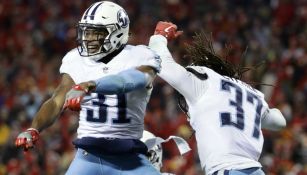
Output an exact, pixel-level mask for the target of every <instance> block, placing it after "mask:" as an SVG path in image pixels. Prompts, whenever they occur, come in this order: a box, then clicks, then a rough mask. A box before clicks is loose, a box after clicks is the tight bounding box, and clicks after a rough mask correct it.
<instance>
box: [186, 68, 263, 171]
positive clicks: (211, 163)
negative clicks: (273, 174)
mask: <svg viewBox="0 0 307 175" xmlns="http://www.w3.org/2000/svg"><path fill="white" fill-rule="evenodd" d="M194 68H195V69H198V72H202V73H206V74H207V75H208V79H207V80H203V83H204V82H206V84H207V89H206V91H205V92H204V93H203V94H202V95H200V96H198V100H197V101H195V102H193V103H191V102H189V101H187V102H188V105H189V115H190V117H191V118H190V124H191V126H192V127H193V129H194V130H195V131H196V132H195V136H196V139H197V147H198V153H199V157H200V159H201V163H202V166H203V168H204V169H205V170H206V173H207V174H212V173H213V172H215V171H217V170H221V169H228V170H229V169H244V168H250V167H261V165H260V163H259V162H258V159H259V156H260V154H261V150H262V146H263V135H262V131H261V118H262V116H264V113H265V112H266V111H267V110H268V104H267V103H266V102H265V100H264V95H263V94H262V93H261V92H259V91H257V90H255V89H254V88H252V87H251V86H249V85H248V84H246V83H244V82H242V81H240V80H236V79H231V78H229V77H226V76H221V75H220V74H217V73H216V72H214V71H213V70H211V69H209V68H206V67H194ZM198 83H202V82H198ZM193 86H194V87H193ZM197 86H201V85H198V84H194V85H192V86H191V87H193V88H195V87H197ZM193 88H191V89H193ZM196 89H197V88H196Z"/></svg>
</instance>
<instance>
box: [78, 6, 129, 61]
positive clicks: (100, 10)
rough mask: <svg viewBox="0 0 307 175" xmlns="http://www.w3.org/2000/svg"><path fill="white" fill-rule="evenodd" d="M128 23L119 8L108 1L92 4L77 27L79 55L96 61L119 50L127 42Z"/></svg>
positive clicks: (125, 14) (126, 16)
mask: <svg viewBox="0 0 307 175" xmlns="http://www.w3.org/2000/svg"><path fill="white" fill-rule="evenodd" d="M129 23H130V21H129V17H128V15H127V13H126V11H125V10H124V9H123V8H122V7H121V6H119V5H117V4H115V3H113V2H109V1H100V2H96V3H94V4H92V5H91V6H90V7H89V8H88V9H87V10H86V11H85V12H84V14H83V16H82V18H81V20H80V21H79V23H78V26H77V41H78V51H79V53H80V55H81V56H87V57H89V58H91V59H94V60H95V61H97V60H99V59H101V58H102V57H105V56H107V55H109V54H110V53H112V52H114V51H115V50H118V49H121V48H122V47H124V46H125V44H126V43H127V42H128V37H129ZM94 55H95V56H94Z"/></svg>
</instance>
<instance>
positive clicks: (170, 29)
mask: <svg viewBox="0 0 307 175" xmlns="http://www.w3.org/2000/svg"><path fill="white" fill-rule="evenodd" d="M182 33H183V32H182V31H177V26H176V25H175V24H173V23H171V22H165V21H159V22H158V24H157V25H156V29H155V33H154V34H155V35H162V36H164V37H165V38H166V39H167V40H172V39H175V38H177V37H178V36H179V35H181V34H182Z"/></svg>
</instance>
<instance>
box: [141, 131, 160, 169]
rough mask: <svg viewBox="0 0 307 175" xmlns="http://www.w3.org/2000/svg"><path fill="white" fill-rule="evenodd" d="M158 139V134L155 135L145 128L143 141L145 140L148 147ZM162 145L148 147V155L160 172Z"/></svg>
mask: <svg viewBox="0 0 307 175" xmlns="http://www.w3.org/2000/svg"><path fill="white" fill-rule="evenodd" d="M155 139H156V136H155V135H153V134H152V133H151V132H149V131H146V130H144V131H143V137H142V138H141V141H142V142H144V143H145V144H146V145H147V147H148V145H151V143H152V141H153V140H155ZM162 151H163V150H162V145H161V144H157V145H155V146H154V147H152V148H150V147H149V148H148V152H147V157H148V160H149V161H150V162H151V163H152V165H153V166H154V167H155V168H156V169H157V170H158V171H159V172H160V169H161V167H162Z"/></svg>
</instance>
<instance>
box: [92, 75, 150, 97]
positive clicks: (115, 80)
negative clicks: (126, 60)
mask: <svg viewBox="0 0 307 175" xmlns="http://www.w3.org/2000/svg"><path fill="white" fill-rule="evenodd" d="M150 81H151V80H150V78H149V75H147V73H143V72H141V71H139V70H137V69H128V70H125V71H122V72H120V73H118V74H116V75H110V76H106V77H102V78H100V79H98V80H95V81H94V82H95V84H96V86H95V92H98V93H102V94H120V93H127V92H131V91H133V90H137V89H141V88H145V87H146V86H147V85H148V83H149V82H150Z"/></svg>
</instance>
